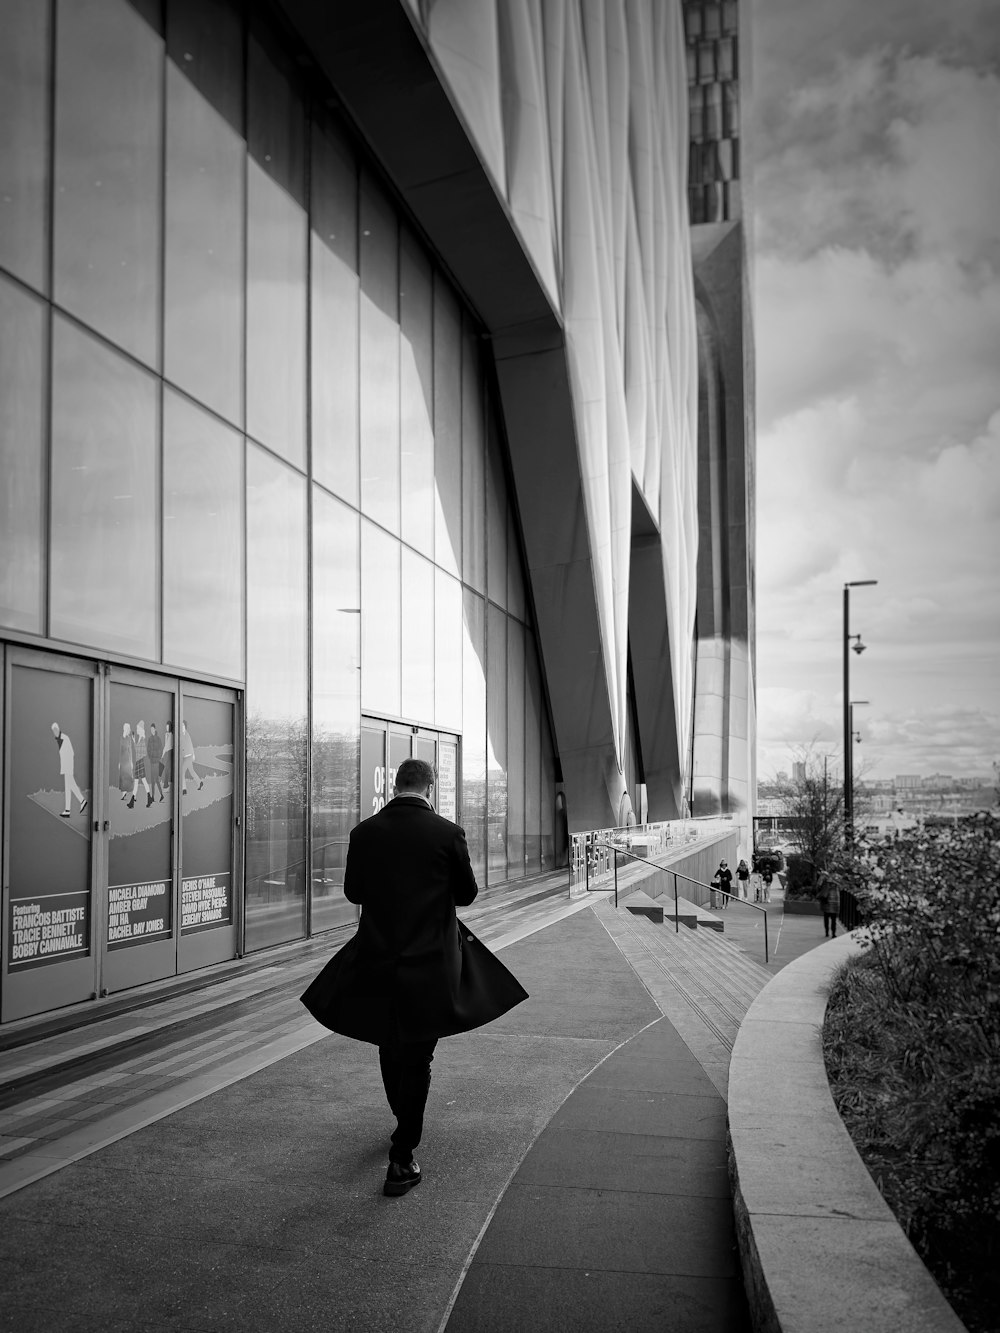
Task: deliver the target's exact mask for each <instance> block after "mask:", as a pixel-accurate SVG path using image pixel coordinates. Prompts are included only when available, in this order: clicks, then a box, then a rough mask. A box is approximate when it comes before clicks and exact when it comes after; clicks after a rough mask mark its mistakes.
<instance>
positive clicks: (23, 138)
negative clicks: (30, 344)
mask: <svg viewBox="0 0 1000 1333" xmlns="http://www.w3.org/2000/svg"><path fill="white" fill-rule="evenodd" d="M48 82H49V6H48V5H47V4H44V3H42V0H7V3H6V4H5V5H4V7H3V41H2V42H0V125H2V126H3V133H2V134H0V265H2V266H3V267H4V268H6V269H8V270H9V271H10V272H11V273H16V274H17V276H18V277H19V278H21V279H22V281H24V282H27V283H30V285H31V286H32V287H35V288H37V289H38V290H39V291H42V290H43V289H44V286H45V249H46V247H45V241H46V234H45V219H46V200H45V195H46V186H47V181H46V177H47V174H48V171H47V166H48V164H47V160H46V159H47V154H46V151H45V147H46V140H47V137H48V100H49V89H48Z"/></svg>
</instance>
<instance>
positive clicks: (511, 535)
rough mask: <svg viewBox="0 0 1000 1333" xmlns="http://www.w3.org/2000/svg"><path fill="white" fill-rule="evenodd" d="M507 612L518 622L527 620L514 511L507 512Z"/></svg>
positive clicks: (519, 544) (519, 546) (511, 509)
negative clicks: (515, 617)
mask: <svg viewBox="0 0 1000 1333" xmlns="http://www.w3.org/2000/svg"><path fill="white" fill-rule="evenodd" d="M507 518H508V523H507V610H508V611H509V612H510V613H511V615H512V616H517V618H518V620H524V621H526V620H527V619H528V609H527V605H526V603H525V596H524V575H523V573H522V571H521V543H520V542H519V541H518V539H517V528H516V526H515V519H514V510H513V507H509V508H508V510H507Z"/></svg>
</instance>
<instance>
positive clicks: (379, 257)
mask: <svg viewBox="0 0 1000 1333" xmlns="http://www.w3.org/2000/svg"><path fill="white" fill-rule="evenodd" d="M360 246H361V372H360V374H361V508H362V510H363V512H364V513H366V514H368V515H369V517H371V518H373V519H375V520H376V521H377V522H379V523H381V524H382V526H383V527H385V528H388V529H389V530H390V531H391V532H399V254H398V251H399V243H398V236H397V222H396V212H395V209H394V208H393V207H392V204H391V203H390V202H389V200H388V199H387V198H386V196H385V195H384V194H383V192H382V191H381V190H380V189H379V187H378V186H377V185H376V184H375V182H374V181H373V180H372V179H371V177H370V176H366V175H362V177H361V237H360Z"/></svg>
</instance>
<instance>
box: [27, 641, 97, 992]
mask: <svg viewBox="0 0 1000 1333" xmlns="http://www.w3.org/2000/svg"><path fill="white" fill-rule="evenodd" d="M92 708H93V684H92V682H91V681H90V680H89V679H88V678H86V677H84V676H71V675H63V674H62V673H60V672H56V671H36V670H33V669H32V668H31V667H21V666H15V667H13V669H12V671H11V697H10V737H9V745H10V760H9V762H10V768H9V770H8V772H9V777H10V782H9V800H10V807H9V808H10V829H9V834H10V862H9V866H10V921H9V922H8V930H7V963H8V967H9V969H10V971H11V972H13V971H14V970H15V969H16V970H18V971H20V970H21V969H22V968H24V969H26V968H32V967H40V966H43V965H45V964H49V963H58V962H61V961H62V960H63V959H65V958H73V957H79V956H81V955H83V954H88V953H89V952H90V912H91V898H90V887H91V886H90V836H91V834H90V831H91V822H90V821H91V815H90V814H88V813H87V808H88V803H89V800H90V785H91V774H92V772H93V768H92V760H91V749H92V747H91V734H92V732H91V727H92V721H91V719H92Z"/></svg>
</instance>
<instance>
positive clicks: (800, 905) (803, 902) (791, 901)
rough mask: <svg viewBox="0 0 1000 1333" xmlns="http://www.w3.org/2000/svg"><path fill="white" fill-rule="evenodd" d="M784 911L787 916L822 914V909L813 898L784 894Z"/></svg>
mask: <svg viewBox="0 0 1000 1333" xmlns="http://www.w3.org/2000/svg"><path fill="white" fill-rule="evenodd" d="M785 912H786V913H787V914H788V916H822V915H823V909H822V907H820V905H819V903H818V902H817V901H816V899H815V898H789V897H788V896H787V894H786V896H785Z"/></svg>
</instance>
